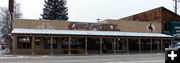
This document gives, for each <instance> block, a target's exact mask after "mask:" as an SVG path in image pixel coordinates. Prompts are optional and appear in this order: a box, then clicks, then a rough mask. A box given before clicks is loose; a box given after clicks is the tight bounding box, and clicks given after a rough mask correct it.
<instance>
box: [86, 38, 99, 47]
mask: <svg viewBox="0 0 180 63" xmlns="http://www.w3.org/2000/svg"><path fill="white" fill-rule="evenodd" d="M87 45H88V46H87V47H88V50H100V39H99V38H88V43H87Z"/></svg>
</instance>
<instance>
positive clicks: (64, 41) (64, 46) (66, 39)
mask: <svg viewBox="0 0 180 63" xmlns="http://www.w3.org/2000/svg"><path fill="white" fill-rule="evenodd" d="M61 42H62V43H61V44H62V48H63V49H67V48H68V37H62V39H61Z"/></svg>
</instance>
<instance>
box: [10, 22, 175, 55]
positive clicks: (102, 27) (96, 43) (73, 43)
mask: <svg viewBox="0 0 180 63" xmlns="http://www.w3.org/2000/svg"><path fill="white" fill-rule="evenodd" d="M129 24H131V25H129ZM149 24H152V25H151V26H152V29H153V30H149V29H148V27H149ZM159 26H161V25H159V23H157V22H122V21H107V22H106V23H103V22H101V23H83V22H69V21H67V22H61V21H47V20H23V19H16V20H15V21H14V29H13V31H12V36H13V44H12V45H13V48H12V49H13V53H14V54H105V53H115V54H116V53H134V52H135V53H141V52H162V51H164V49H165V47H168V46H169V45H171V43H172V41H173V37H172V36H169V35H165V34H161V29H158V28H161V27H159Z"/></svg>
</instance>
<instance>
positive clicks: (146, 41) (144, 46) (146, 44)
mask: <svg viewBox="0 0 180 63" xmlns="http://www.w3.org/2000/svg"><path fill="white" fill-rule="evenodd" d="M150 49H151V46H150V39H142V40H141V50H150Z"/></svg>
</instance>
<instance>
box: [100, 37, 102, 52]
mask: <svg viewBox="0 0 180 63" xmlns="http://www.w3.org/2000/svg"><path fill="white" fill-rule="evenodd" d="M100 54H102V38H100Z"/></svg>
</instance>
